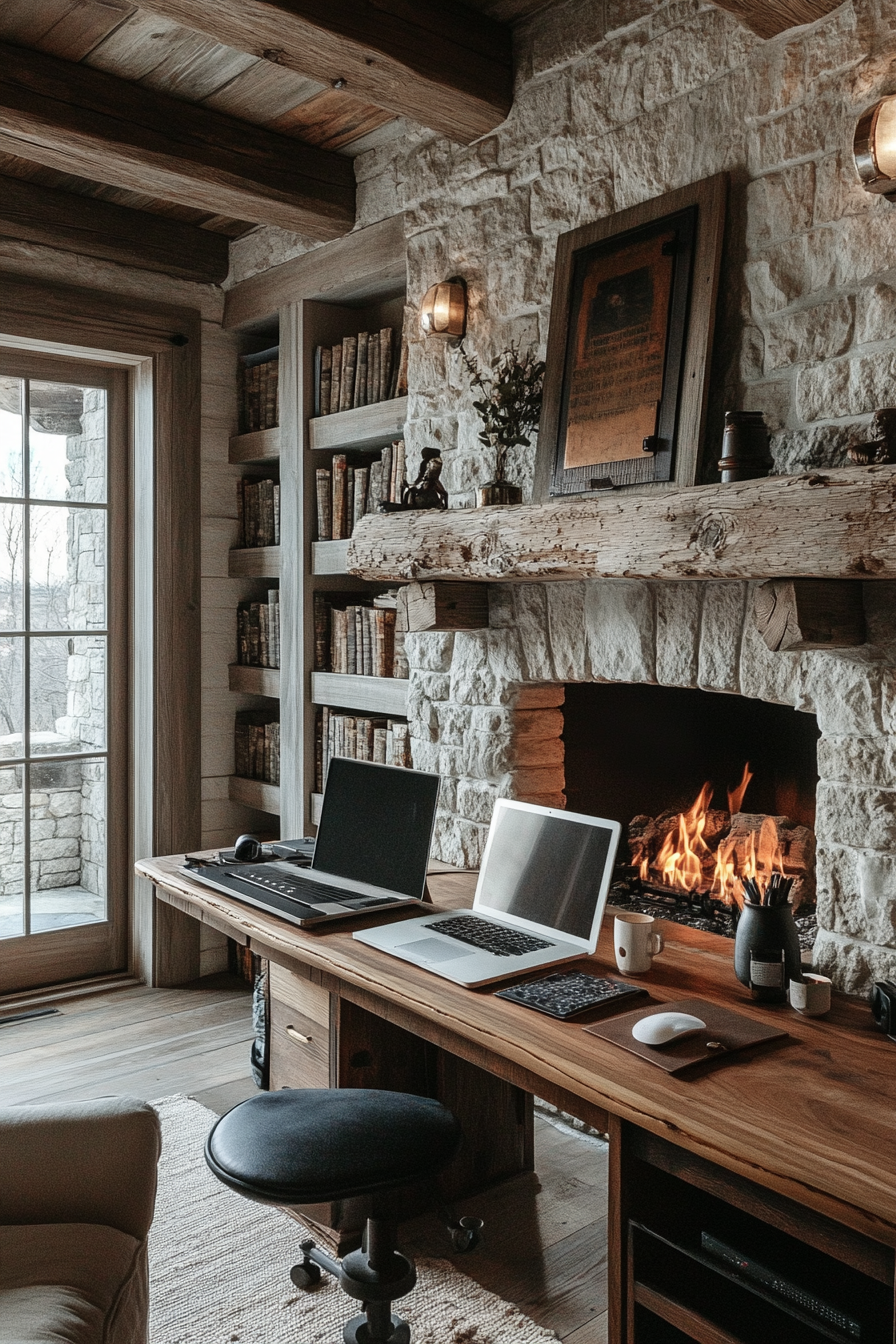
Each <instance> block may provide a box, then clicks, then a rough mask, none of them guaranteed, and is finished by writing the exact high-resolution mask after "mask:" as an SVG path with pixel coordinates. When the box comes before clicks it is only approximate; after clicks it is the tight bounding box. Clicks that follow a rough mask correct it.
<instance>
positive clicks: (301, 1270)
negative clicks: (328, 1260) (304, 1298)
mask: <svg viewBox="0 0 896 1344" xmlns="http://www.w3.org/2000/svg"><path fill="white" fill-rule="evenodd" d="M289 1277H290V1278H291V1279H292V1281H293V1283H294V1284H295V1286H296V1287H297V1288H301V1289H303V1290H304V1291H306V1292H307V1290H308V1289H309V1288H316V1287H317V1285H318V1284H319V1283H320V1279H321V1273H320V1270H319V1269H318V1267H317V1265H293V1267H292V1269H291V1270H290V1271H289Z"/></svg>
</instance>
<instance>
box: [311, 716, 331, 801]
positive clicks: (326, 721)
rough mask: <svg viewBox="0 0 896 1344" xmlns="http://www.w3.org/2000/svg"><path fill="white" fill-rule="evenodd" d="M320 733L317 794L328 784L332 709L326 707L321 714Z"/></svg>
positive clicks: (316, 781)
mask: <svg viewBox="0 0 896 1344" xmlns="http://www.w3.org/2000/svg"><path fill="white" fill-rule="evenodd" d="M318 732H319V734H320V765H319V768H318V771H317V779H316V780H315V781H314V782H315V785H316V786H317V787H316V788H315V793H323V791H324V785H325V784H326V782H327V767H328V766H329V764H330V708H329V706H328V705H324V707H323V709H322V710H321V712H320V719H319V722H318Z"/></svg>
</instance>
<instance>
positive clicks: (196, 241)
mask: <svg viewBox="0 0 896 1344" xmlns="http://www.w3.org/2000/svg"><path fill="white" fill-rule="evenodd" d="M0 237H2V238H17V239H19V240H21V241H23V242H26V243H41V244H43V245H44V246H45V247H55V248H58V249H59V250H60V251H62V252H77V253H79V254H80V255H81V256H84V257H98V258H100V259H101V260H102V261H116V262H119V263H120V264H121V265H123V266H136V267H137V269H138V270H142V271H162V272H164V274H165V275H173V276H176V277H177V278H178V279H180V280H195V281H197V282H198V283H199V284H210V285H216V284H220V282H221V281H222V280H223V279H224V277H225V276H226V275H227V270H228V252H229V246H228V244H229V240H228V239H227V238H225V237H224V235H223V234H220V233H211V232H209V230H208V229H197V228H196V227H195V225H193V224H183V223H181V222H180V220H175V219H165V218H163V217H162V216H161V215H152V214H149V213H148V211H146V210H129V209H126V208H125V207H124V206H122V205H111V204H110V203H109V202H108V201H98V200H96V199H95V198H94V197H92V196H80V195H75V194H74V193H73V192H71V191H57V190H56V189H55V188H52V187H41V186H38V185H37V184H36V183H35V182H24V181H22V179H21V178H17V177H6V176H3V177H0Z"/></svg>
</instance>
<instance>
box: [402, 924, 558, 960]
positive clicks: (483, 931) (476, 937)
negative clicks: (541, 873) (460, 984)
mask: <svg viewBox="0 0 896 1344" xmlns="http://www.w3.org/2000/svg"><path fill="white" fill-rule="evenodd" d="M424 928H427V929H435V931H436V932H437V933H444V934H445V936H446V937H447V938H456V939H457V941H458V942H459V943H469V944H470V945H471V946H472V947H478V948H479V949H480V950H481V951H482V952H493V953H494V955H495V956H496V957H517V956H522V954H523V953H524V952H539V951H541V949H542V948H544V947H553V946H554V944H553V943H546V942H545V940H544V939H543V938H533V936H532V934H531V933H522V932H521V931H520V930H519V929H509V928H506V927H505V925H503V924H491V923H490V922H489V921H488V920H487V919H479V918H478V917H477V916H476V915H458V916H456V917H455V918H453V919H442V920H439V922H438V923H437V924H425V925H424Z"/></svg>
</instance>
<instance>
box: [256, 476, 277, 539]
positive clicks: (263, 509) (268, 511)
mask: <svg viewBox="0 0 896 1344" xmlns="http://www.w3.org/2000/svg"><path fill="white" fill-rule="evenodd" d="M258 544H259V546H273V544H274V482H273V481H259V483H258Z"/></svg>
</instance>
